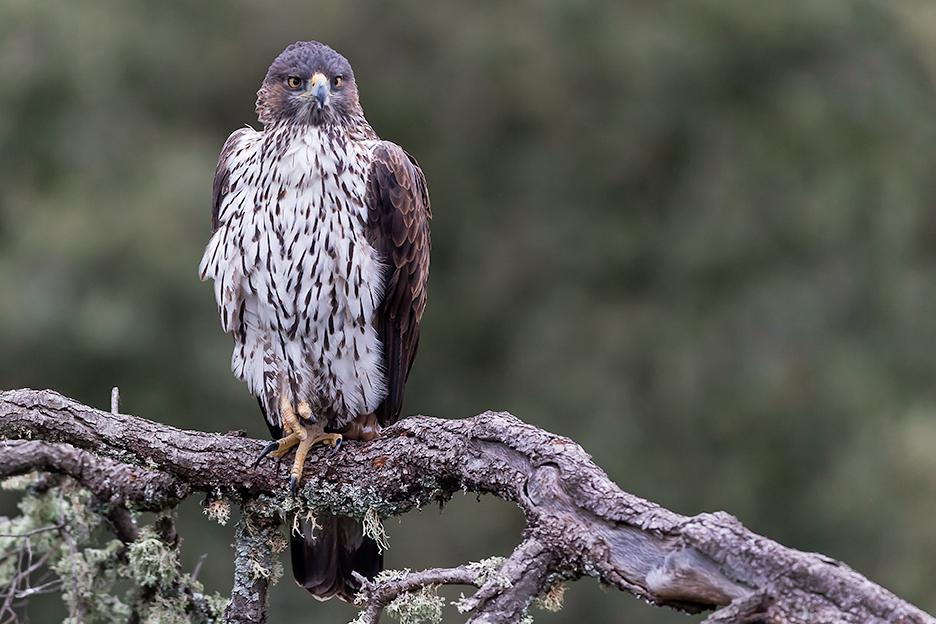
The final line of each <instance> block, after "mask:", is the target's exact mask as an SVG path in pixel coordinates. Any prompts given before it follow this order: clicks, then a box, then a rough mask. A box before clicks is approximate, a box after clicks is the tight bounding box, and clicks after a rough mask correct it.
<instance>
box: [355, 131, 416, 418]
mask: <svg viewBox="0 0 936 624" xmlns="http://www.w3.org/2000/svg"><path fill="white" fill-rule="evenodd" d="M367 206H368V214H369V219H368V226H367V236H368V240H369V241H370V243H371V245H373V246H374V248H375V249H376V250H377V252H378V253H379V254H380V255H381V259H382V260H383V262H384V263H386V268H385V287H384V298H383V301H382V303H381V305H380V308H379V309H378V312H377V333H378V335H379V337H380V341H381V343H382V344H383V348H384V361H385V364H386V373H387V398H386V399H385V400H384V402H383V403H382V404H381V406H380V407H379V408H378V410H377V418H378V420H379V421H380V423H381V424H382V425H384V426H386V425H390V424H392V423H393V422H394V421H396V419H397V418H398V417H399V415H400V409H401V408H402V406H403V388H404V385H405V384H406V378H407V377H408V376H409V371H410V368H412V366H413V358H414V357H415V355H416V347H417V346H418V344H419V323H420V321H421V320H422V315H423V311H424V310H425V309H426V281H427V279H428V277H429V220H430V219H431V218H432V212H431V210H430V207H429V194H428V192H427V190H426V179H425V177H424V176H423V173H422V170H421V169H420V168H419V165H418V163H416V161H415V160H414V159H413V158H412V157H411V156H409V154H407V153H406V152H405V151H403V149H402V148H400V147H398V146H396V145H394V144H392V143H387V142H384V143H381V144H380V145H379V146H378V147H377V148H376V149H375V153H374V161H373V164H372V165H371V171H370V176H369V178H368V188H367Z"/></svg>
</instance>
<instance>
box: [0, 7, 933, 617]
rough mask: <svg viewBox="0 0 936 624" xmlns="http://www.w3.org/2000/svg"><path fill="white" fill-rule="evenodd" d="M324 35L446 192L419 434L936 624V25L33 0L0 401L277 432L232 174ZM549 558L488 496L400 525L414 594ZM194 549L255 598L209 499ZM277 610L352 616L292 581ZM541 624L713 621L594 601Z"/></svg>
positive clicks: (414, 396)
mask: <svg viewBox="0 0 936 624" xmlns="http://www.w3.org/2000/svg"><path fill="white" fill-rule="evenodd" d="M308 38H314V39H320V40H322V41H326V42H328V43H330V44H331V45H333V46H334V47H336V48H337V49H338V50H340V51H342V52H343V53H344V54H345V55H346V56H348V58H349V59H350V60H351V62H352V64H353V65H354V68H355V73H356V75H357V77H358V81H359V84H360V89H361V95H362V102H363V103H364V106H365V110H366V111H367V114H368V118H369V120H370V121H371V123H372V124H373V126H374V127H375V128H376V129H377V131H378V132H379V133H380V134H381V136H382V137H384V138H386V139H390V140H393V141H396V142H398V143H400V144H402V145H403V146H405V147H406V149H407V150H409V151H410V152H411V153H413V154H414V155H415V156H416V157H417V158H418V159H419V160H420V162H421V164H422V166H423V168H424V170H425V172H426V174H427V177H428V179H429V185H430V191H431V194H432V199H433V208H434V215H435V217H434V221H433V264H432V279H431V293H430V302H429V310H428V313H427V316H426V319H425V322H424V329H423V332H424V333H423V339H422V341H421V352H420V355H419V357H418V358H417V363H416V367H415V369H414V372H413V375H412V377H411V381H410V384H409V390H408V400H407V410H408V411H409V412H422V413H427V414H433V415H440V416H446V417H451V418H459V417H464V416H469V415H472V414H474V413H476V412H478V411H481V410H484V409H508V410H511V411H513V412H514V413H516V414H517V415H518V416H520V417H522V418H523V419H525V420H527V421H529V422H532V423H535V424H537V425H540V426H543V427H545V428H547V429H550V430H553V431H556V432H558V433H562V434H564V435H568V436H570V437H572V438H574V439H576V440H577V441H578V442H580V443H581V444H582V445H583V446H584V447H585V448H586V449H588V450H589V451H590V452H591V453H592V454H593V455H594V457H595V459H596V460H597V461H598V462H599V463H600V464H601V465H602V466H603V467H605V468H606V470H607V471H608V473H609V474H610V475H611V476H612V478H614V479H615V480H616V481H617V482H618V483H620V484H621V486H622V487H624V488H626V489H628V490H630V491H634V492H636V493H639V494H641V495H644V496H647V497H649V498H652V499H654V500H657V501H659V502H661V503H663V504H665V505H667V506H669V507H672V508H674V509H676V510H678V511H681V512H684V513H696V512H699V511H703V510H716V509H726V510H729V511H731V512H732V513H734V514H736V515H738V516H739V517H740V518H741V519H742V521H744V522H745V523H746V524H747V525H748V526H749V527H751V528H752V529H754V530H756V531H759V532H763V533H765V534H768V535H770V536H771V537H774V538H776V539H778V540H780V541H782V542H784V543H786V544H788V545H791V546H795V547H798V548H802V549H810V550H818V551H822V552H825V553H827V554H829V555H831V556H834V557H838V558H841V559H843V560H845V561H846V562H848V563H849V564H851V565H852V566H854V567H856V568H857V569H859V570H860V571H862V572H864V573H865V574H867V575H868V576H870V577H871V578H872V579H874V580H875V581H877V582H880V583H881V584H883V585H884V586H886V587H888V588H890V589H892V590H894V591H895V592H897V593H898V594H901V595H903V596H904V597H906V598H908V599H910V600H911V601H914V602H915V603H917V604H918V605H919V606H921V607H923V608H924V609H928V610H936V593H934V591H933V588H934V579H936V524H934V521H933V519H934V518H936V384H934V383H933V378H934V364H936V355H934V354H936V246H934V237H936V212H934V210H933V202H934V198H936V176H934V175H933V172H934V171H936V89H934V77H936V44H934V43H933V41H936V10H934V8H933V5H931V4H929V3H927V2H923V1H913V0H900V1H897V0H895V1H894V2H881V1H872V0H851V1H845V0H823V1H822V2H811V1H808V0H788V1H786V2H773V3H768V2H751V1H750V0H697V1H694V2H685V1H683V2H677V1H675V0H659V1H650V0H644V1H638V0H632V1H628V2H622V1H620V0H595V1H585V0H538V1H534V0H518V1H516V2H510V3H500V2H489V1H482V2H477V3H460V4H458V5H456V4H454V3H452V4H450V3H436V2H430V1H427V0H423V1H419V2H417V1H405V2H397V3H360V2H351V1H341V0H334V1H327V2H325V1H323V2H300V1H298V0H296V1H279V2H265V3H260V2H256V3H251V2H247V1H246V0H240V1H237V2H220V1H217V0H210V1H205V2H199V3H184V2H179V1H167V2H161V3H153V2H145V1H144V0H126V1H123V2H107V1H105V0H88V1H85V2H81V3H77V2H65V1H54V0H50V1H48V2H36V1H33V0H4V1H3V2H2V4H0V293H2V295H0V353H2V358H0V387H19V386H31V387H52V388H55V389H57V390H59V391H61V392H63V393H65V394H68V395H71V396H73V397H75V398H78V399H80V400H83V401H86V402H89V403H91V404H97V405H100V406H104V405H106V404H107V401H108V395H109V389H110V387H111V386H112V385H118V386H120V388H121V392H122V396H123V405H122V407H123V409H124V410H125V411H128V412H131V413H135V414H138V415H141V416H146V417H148V418H152V419H156V420H160V421H164V422H167V423H171V424H174V425H179V426H184V427H190V428H198V429H209V430H229V429H237V428H243V429H246V430H247V431H248V432H249V433H250V434H251V435H254V436H257V437H261V436H265V435H266V429H265V427H264V426H263V423H262V421H261V418H260V416H259V414H258V413H257V410H256V406H255V404H254V402H253V401H252V399H251V398H250V397H249V396H248V394H247V392H246V389H245V387H244V386H242V385H241V384H240V383H238V382H237V381H235V380H234V379H233V378H232V376H231V374H230V372H229V369H228V363H229V357H230V340H229V338H228V337H227V336H224V335H223V334H221V332H220V329H219V327H218V321H217V318H216V312H215V307H214V303H213V298H212V293H211V289H210V287H209V286H208V285H204V284H201V283H199V282H198V280H197V277H196V275H195V270H196V265H197V264H198V260H199V258H200V254H201V251H202V249H203V245H204V244H205V242H206V241H207V238H208V235H209V227H210V226H209V194H210V187H211V178H212V173H213V168H214V164H215V160H216V157H217V153H218V150H219V148H220V146H221V144H222V143H223V141H224V139H225V138H226V137H227V135H228V134H229V133H230V132H231V131H232V130H233V129H235V128H237V127H238V126H241V125H243V124H245V123H251V124H255V123H256V122H255V117H254V113H253V104H254V93H255V91H256V89H257V87H258V85H259V83H260V80H261V79H262V76H263V74H264V72H265V69H266V67H267V65H268V63H269V62H270V61H271V60H272V58H273V57H274V56H275V55H276V54H277V53H278V52H279V51H280V49H281V48H283V47H284V46H285V45H286V44H288V43H290V42H292V41H294V40H297V39H308ZM10 503H11V504H10V505H9V506H7V507H6V508H5V509H6V510H9V509H11V507H12V501H11V502H10ZM521 527H522V519H521V518H520V517H519V515H518V514H517V513H516V512H515V511H514V510H513V509H511V508H510V506H508V505H506V504H499V503H498V502H496V501H482V502H480V503H478V502H476V501H475V499H474V498H473V497H466V498H464V499H459V500H456V501H454V502H453V503H452V504H451V505H449V506H448V507H447V508H446V510H445V513H444V514H439V513H436V512H435V511H433V510H424V511H422V512H420V513H415V514H411V515H410V516H408V517H406V518H404V519H403V521H402V522H401V523H400V524H399V525H396V523H391V524H390V526H389V527H388V528H389V529H390V531H391V543H392V548H391V551H390V552H389V559H388V564H389V565H390V566H394V567H403V566H407V567H414V568H416V567H421V566H426V565H445V564H454V563H458V562H462V561H466V560H477V559H479V558H481V557H486V556H490V555H503V554H506V553H508V552H509V550H510V548H511V547H512V545H513V544H515V543H516V540H517V537H518V534H519V531H520V530H521ZM181 533H182V535H183V537H184V538H185V539H186V542H187V546H186V547H185V548H186V557H187V561H186V562H185V564H186V565H188V566H189V568H188V569H191V566H192V565H194V562H195V560H197V558H198V557H199V556H200V555H201V554H202V553H207V554H208V557H207V560H206V563H205V565H204V567H203V569H202V571H201V576H200V579H201V580H203V581H204V582H205V584H206V586H207V587H208V588H209V589H211V590H220V591H227V589H228V588H229V585H230V579H231V562H230V555H231V552H230V549H229V546H228V544H229V541H230V539H231V530H230V526H229V527H227V528H222V527H219V526H217V525H215V524H213V523H211V522H210V521H208V520H207V519H205V518H203V517H202V516H201V514H200V510H199V507H198V504H197V501H192V502H190V503H188V504H186V506H185V507H184V508H183V514H182V527H181ZM272 603H273V604H272V609H273V612H272V618H273V621H290V620H289V618H290V617H294V616H296V615H298V614H302V615H303V616H304V617H312V616H310V615H308V614H315V617H316V618H317V620H318V621H333V622H343V621H347V620H349V619H351V617H352V615H353V611H352V610H351V609H350V608H349V607H347V606H344V605H340V604H336V603H334V602H333V603H329V604H326V605H320V604H318V603H315V602H314V601H312V600H311V599H310V598H308V596H306V595H305V594H304V593H303V592H301V591H300V590H299V589H297V588H295V587H294V586H292V584H291V583H283V584H281V585H280V586H277V587H276V588H275V591H274V593H273V597H272ZM34 608H35V613H34V620H35V621H47V620H48V618H51V617H53V616H52V614H54V613H60V611H56V609H57V607H55V605H54V604H48V603H47V602H44V604H40V605H34ZM323 618H324V619H323ZM538 620H539V621H543V622H576V621H594V622H611V621H630V622H677V621H679V622H683V621H689V620H690V618H686V617H684V616H678V615H674V614H672V613H669V612H665V611H663V610H655V609H651V608H649V607H646V606H644V605H642V604H639V603H638V602H637V601H634V600H631V599H629V598H628V597H627V596H623V595H619V594H618V593H617V592H601V591H599V590H597V589H596V588H595V584H594V583H593V582H590V581H583V582H580V583H577V584H575V585H573V586H572V587H571V588H570V591H569V592H568V594H567V604H566V607H565V608H564V609H563V610H562V611H560V612H559V613H558V614H555V615H551V614H550V615H540V616H539V618H538ZM453 621H455V620H453Z"/></svg>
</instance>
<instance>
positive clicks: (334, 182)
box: [199, 41, 431, 600]
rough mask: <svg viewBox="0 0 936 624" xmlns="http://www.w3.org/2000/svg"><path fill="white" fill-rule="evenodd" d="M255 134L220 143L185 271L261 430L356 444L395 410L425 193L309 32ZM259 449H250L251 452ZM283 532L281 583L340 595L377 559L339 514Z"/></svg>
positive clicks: (417, 285) (340, 65)
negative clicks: (222, 338)
mask: <svg viewBox="0 0 936 624" xmlns="http://www.w3.org/2000/svg"><path fill="white" fill-rule="evenodd" d="M257 115H258V117H259V120H260V122H261V124H262V125H263V129H262V130H260V131H257V130H253V129H252V128H249V127H247V128H242V129H240V130H237V131H235V132H234V133H233V134H232V135H231V136H230V137H229V138H228V140H227V142H226V143H225V144H224V147H223V148H222V150H221V155H220V158H219V160H218V167H217V171H216V173H215V178H214V186H213V206H212V215H211V220H212V227H213V229H214V233H213V235H212V237H211V240H210V241H209V243H208V246H207V249H206V250H205V254H204V257H203V258H202V261H201V265H200V267H199V271H200V276H201V278H202V279H203V280H207V279H211V280H213V281H214V290H215V298H216V300H217V304H218V310H219V313H220V315H221V326H222V328H223V330H224V331H225V332H228V333H230V334H231V335H232V336H233V338H234V353H233V356H232V358H231V366H232V369H233V372H234V374H235V375H236V376H237V377H238V378H240V379H242V380H244V381H245V382H246V383H247V387H248V389H249V390H250V392H251V393H252V394H253V395H254V396H256V397H257V399H258V402H259V403H260V409H261V411H262V412H263V415H264V418H265V420H266V423H267V425H268V426H269V428H270V432H271V434H272V436H273V438H275V441H274V442H272V443H271V444H270V446H268V447H267V449H266V451H265V452H264V455H265V454H267V453H270V454H272V455H273V456H275V457H282V456H284V455H285V454H287V453H288V452H289V450H290V449H292V448H295V449H296V454H295V461H294V463H293V467H292V471H291V473H290V488H291V489H292V491H293V492H295V490H296V487H297V485H298V483H299V481H300V480H301V478H302V470H303V465H304V462H305V458H306V455H307V453H308V452H309V449H310V448H311V447H312V446H313V445H316V444H328V445H332V446H333V447H335V448H337V446H338V443H339V442H340V441H341V439H342V437H344V438H346V439H363V440H368V439H371V438H373V437H374V436H376V435H377V434H378V432H379V429H380V427H382V426H387V425H389V424H391V423H393V422H394V421H395V420H396V419H397V418H398V417H399V415H400V409H401V406H402V403H403V389H404V385H405V384H406V379H407V377H408V375H409V372H410V368H411V367H412V365H413V357H414V355H415V354H416V347H417V344H418V342H419V325H420V321H421V320H422V316H423V311H424V310H425V307H426V280H427V278H428V274H429V221H430V218H431V211H430V208H429V195H428V192H427V189H426V180H425V177H424V176H423V172H422V170H421V169H420V168H419V165H418V164H417V162H416V161H415V160H414V159H413V158H412V157H411V156H410V155H409V154H407V153H406V152H405V151H403V149H402V148H400V147H399V146H397V145H394V144H393V143H390V142H388V141H382V140H380V138H378V136H377V134H376V133H375V132H374V130H373V129H372V128H371V126H370V124H368V122H367V120H366V119H365V118H364V111H363V109H362V108H361V104H360V102H359V100H358V88H357V82H356V81H355V77H354V72H353V71H352V70H351V65H350V64H349V63H348V61H347V60H346V59H345V58H344V57H343V56H342V55H340V54H339V53H337V52H336V51H335V50H333V49H332V48H330V47H328V46H327V45H324V44H322V43H318V42H316V41H302V42H297V43H294V44H292V45H290V46H289V47H287V48H286V49H285V50H284V51H283V52H282V53H281V54H280V55H279V56H278V57H277V58H276V59H275V60H274V61H273V64H272V65H270V68H269V70H268V71H267V74H266V77H265V78H264V80H263V84H262V85H261V87H260V90H259V91H258V92H257ZM261 457H263V455H261ZM319 524H321V525H323V526H321V528H319V529H317V530H315V534H314V535H313V534H312V531H313V527H311V526H308V525H307V526H305V527H304V529H303V534H302V535H301V536H298V535H294V536H293V537H292V543H291V554H292V563H293V573H294V576H295V578H296V581H297V582H298V583H299V584H300V585H302V586H303V587H305V588H306V589H307V590H309V591H310V592H311V593H312V594H313V595H314V596H316V597H317V598H319V599H323V600H324V599H327V598H329V597H331V596H333V595H338V596H340V597H342V598H344V599H346V600H352V599H353V597H354V595H355V593H356V592H357V591H358V589H359V583H358V582H357V581H356V580H355V578H354V576H353V572H358V573H359V574H362V575H363V576H365V577H373V576H374V575H375V574H376V573H377V572H379V571H380V569H381V567H382V564H383V557H382V554H381V552H380V549H379V548H378V547H377V544H376V543H375V542H374V541H373V540H371V539H370V538H368V537H366V536H364V535H363V532H362V529H361V525H360V523H358V522H357V521H356V520H353V519H350V518H340V517H329V518H325V519H319Z"/></svg>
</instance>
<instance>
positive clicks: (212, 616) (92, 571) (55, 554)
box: [0, 474, 226, 624]
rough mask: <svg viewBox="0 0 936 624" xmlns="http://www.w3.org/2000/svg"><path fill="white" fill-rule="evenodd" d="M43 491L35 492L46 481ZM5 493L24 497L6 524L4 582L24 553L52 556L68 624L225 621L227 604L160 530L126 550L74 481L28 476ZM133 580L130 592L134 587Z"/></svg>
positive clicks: (144, 532) (0, 526)
mask: <svg viewBox="0 0 936 624" xmlns="http://www.w3.org/2000/svg"><path fill="white" fill-rule="evenodd" d="M40 478H41V483H42V488H41V491H39V490H40V488H36V487H35V486H36V485H37V484H38V483H39V482H40ZM3 487H4V488H6V489H11V490H21V491H24V495H23V498H22V499H21V501H20V503H19V510H20V515H18V516H16V517H14V518H0V534H4V535H13V536H16V537H0V584H2V585H4V586H8V585H9V584H10V583H11V582H13V581H14V579H15V578H16V577H17V576H18V575H19V574H20V572H19V570H18V568H17V561H18V560H19V557H18V554H19V553H20V552H23V551H24V549H25V548H26V547H27V546H28V552H29V553H31V556H32V558H33V560H34V561H35V560H38V559H39V558H45V561H46V566H47V567H48V569H49V570H50V571H52V572H54V573H55V574H57V575H58V576H59V578H60V579H61V590H60V593H61V597H62V600H63V601H64V602H65V606H66V607H67V610H68V613H69V614H70V615H69V617H68V618H66V620H65V624H76V623H77V622H79V621H80V622H84V623H87V624H95V623H103V624H110V623H115V624H116V623H117V622H126V621H128V619H131V617H133V614H136V618H135V619H138V620H139V621H141V622H152V623H157V622H158V623H164V622H165V623H168V624H177V623H178V624H181V623H182V622H185V623H188V622H195V623H199V624H210V623H215V622H220V621H221V619H222V613H223V609H224V605H225V602H226V599H225V598H223V597H221V596H220V595H218V594H212V595H206V594H205V593H204V588H203V587H202V586H201V584H199V583H197V582H196V581H194V580H193V579H192V578H191V577H190V576H189V575H188V574H185V573H182V572H181V570H180V567H179V563H178V561H179V551H178V545H177V544H167V543H165V542H164V541H163V540H161V539H160V537H159V535H158V532H157V530H156V529H155V528H154V527H149V526H145V527H142V528H141V529H140V532H139V537H138V539H137V540H136V541H134V542H133V543H131V544H129V545H127V544H124V543H122V542H120V541H118V540H114V539H110V540H108V539H106V536H107V533H106V532H104V531H101V530H99V527H101V526H102V525H103V524H104V519H103V516H102V513H104V512H105V511H106V509H104V508H101V507H100V506H99V504H98V505H96V504H94V502H93V499H92V497H91V494H90V493H88V492H87V491H86V490H84V489H83V488H81V487H80V486H78V484H76V483H75V482H74V481H72V480H70V479H61V478H57V477H53V478H49V477H42V476H41V475H36V474H32V475H24V476H23V477H18V478H16V479H13V480H10V479H7V480H5V482H4V484H3ZM128 581H129V584H130V586H129V587H127V585H128Z"/></svg>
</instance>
